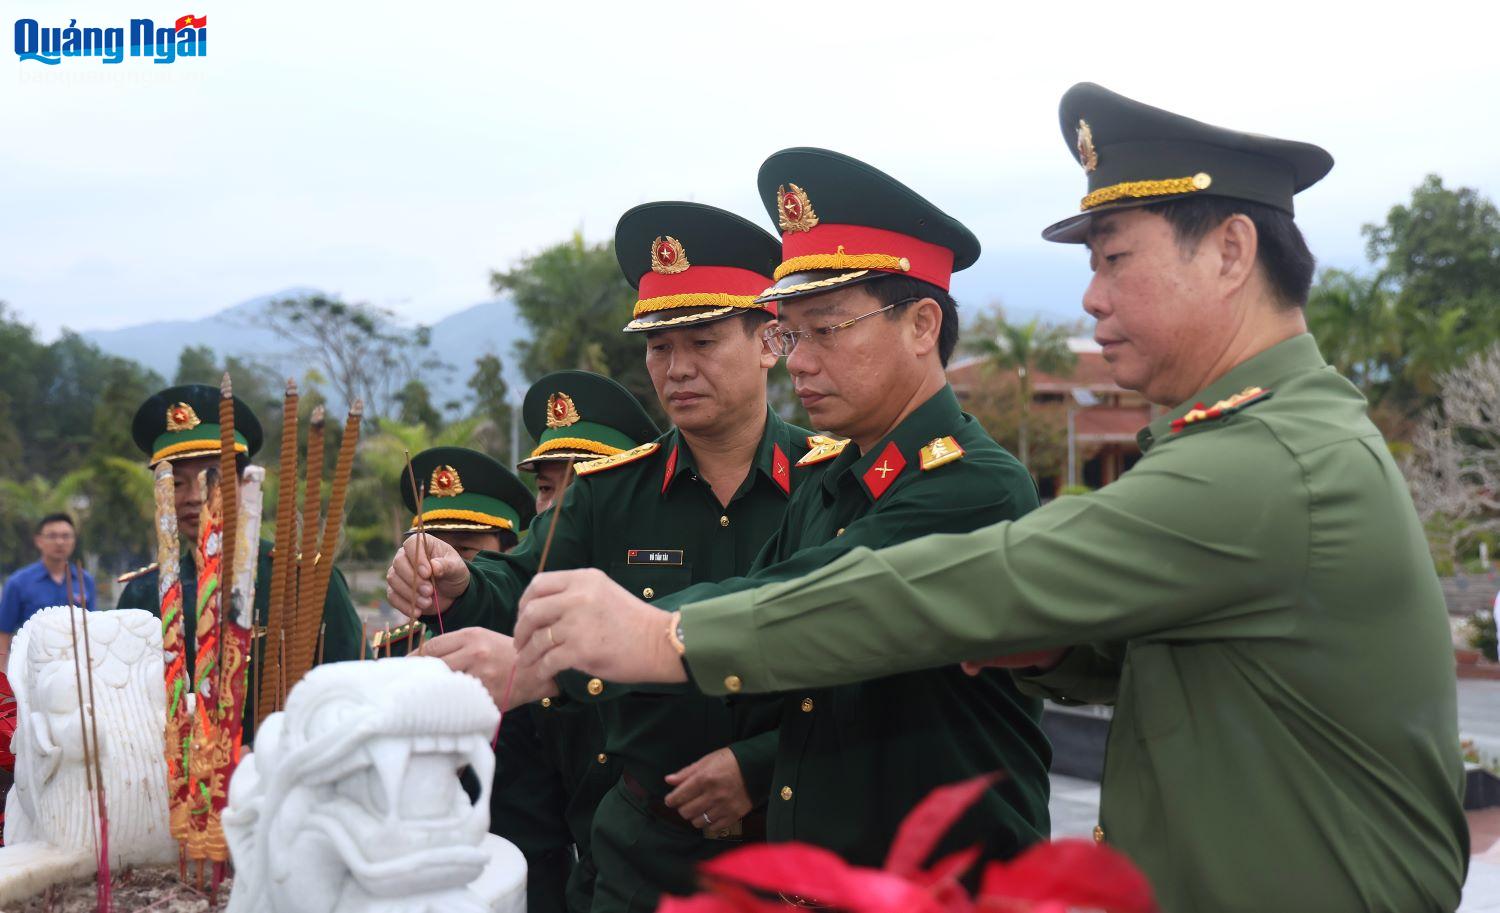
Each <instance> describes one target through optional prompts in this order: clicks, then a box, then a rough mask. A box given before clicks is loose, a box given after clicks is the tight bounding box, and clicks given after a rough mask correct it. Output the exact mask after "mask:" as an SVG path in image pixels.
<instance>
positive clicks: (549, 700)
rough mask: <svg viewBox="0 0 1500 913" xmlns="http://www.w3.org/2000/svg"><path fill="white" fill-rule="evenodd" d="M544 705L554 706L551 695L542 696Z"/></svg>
mask: <svg viewBox="0 0 1500 913" xmlns="http://www.w3.org/2000/svg"><path fill="white" fill-rule="evenodd" d="M542 706H543V707H551V706H552V698H550V697H544V698H542Z"/></svg>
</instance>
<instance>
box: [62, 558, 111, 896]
mask: <svg viewBox="0 0 1500 913" xmlns="http://www.w3.org/2000/svg"><path fill="white" fill-rule="evenodd" d="M70 595H71V594H70ZM78 597H79V601H80V602H81V603H82V605H83V613H82V615H81V616H80V619H81V621H82V623H83V660H84V670H85V672H86V673H87V674H86V676H85V678H86V679H87V681H88V690H89V729H90V731H91V732H92V733H93V738H94V783H95V785H97V786H98V787H99V790H98V792H97V793H96V797H97V800H98V803H99V913H109V900H110V876H109V806H108V804H107V798H106V797H105V795H104V767H103V765H102V764H101V763H100V762H99V708H98V707H97V706H95V704H94V651H93V647H92V646H91V645H90V643H89V597H88V593H87V592H86V590H85V589H84V585H83V567H82V566H81V565H80V566H79V568H78ZM72 612H73V609H72V607H69V608H68V614H69V615H70V616H71V615H72ZM75 653H76V649H75ZM80 735H83V737H84V741H85V742H87V741H88V735H87V734H85V733H80ZM84 763H85V764H87V763H88V760H87V759H85V760H84Z"/></svg>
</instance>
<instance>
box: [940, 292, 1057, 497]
mask: <svg viewBox="0 0 1500 913" xmlns="http://www.w3.org/2000/svg"><path fill="white" fill-rule="evenodd" d="M1075 330H1076V328H1074V327H1073V326H1072V325H1062V324H1052V323H1043V322H1042V320H1041V318H1039V317H1033V318H1031V319H1030V320H1028V321H1026V322H1025V323H1012V322H1011V321H1008V320H1006V319H1005V312H1004V311H1003V310H1002V309H1001V308H1000V307H999V306H998V305H996V306H995V307H994V308H993V309H992V310H991V312H990V313H988V314H982V315H980V316H979V317H977V318H976V319H975V320H974V323H973V325H972V326H971V327H970V328H969V330H968V331H967V333H966V334H965V337H966V339H967V342H966V344H965V348H966V349H968V350H969V351H970V352H972V353H974V354H976V355H981V356H984V357H985V358H988V359H989V360H990V361H991V362H992V363H993V364H994V365H995V366H996V367H998V368H1000V369H1002V370H1006V371H1013V372H1015V375H1016V380H1017V396H1016V411H1017V429H1018V434H1017V437H1018V440H1019V449H1018V451H1017V454H1016V455H1017V457H1019V459H1020V460H1021V462H1022V463H1023V464H1024V465H1026V466H1028V467H1031V466H1032V463H1031V440H1030V438H1031V430H1032V428H1031V399H1032V385H1033V383H1034V382H1035V375H1036V373H1037V372H1038V371H1041V372H1044V373H1047V374H1066V373H1067V372H1069V371H1071V370H1072V369H1073V365H1074V364H1075V363H1077V361H1078V357H1077V356H1076V355H1074V354H1073V352H1072V350H1071V349H1069V348H1068V337H1069V336H1070V335H1072V334H1073V333H1074V332H1075Z"/></svg>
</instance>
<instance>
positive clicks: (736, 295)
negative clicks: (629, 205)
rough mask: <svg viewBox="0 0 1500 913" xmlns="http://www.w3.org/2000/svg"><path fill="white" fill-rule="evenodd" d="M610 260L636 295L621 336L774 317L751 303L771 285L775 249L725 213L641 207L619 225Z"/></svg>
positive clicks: (694, 206)
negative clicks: (744, 316) (749, 316)
mask: <svg viewBox="0 0 1500 913" xmlns="http://www.w3.org/2000/svg"><path fill="white" fill-rule="evenodd" d="M615 256H616V257H617V258H618V260H619V261H620V269H621V271H623V272H624V273H625V278H626V279H627V280H629V281H630V284H631V285H633V286H635V288H636V289H637V290H638V292H639V296H638V299H637V301H636V303H635V309H634V313H633V314H632V315H631V316H632V319H631V321H630V323H629V324H627V325H626V326H625V331H626V332H627V333H639V332H646V331H649V330H664V329H668V328H675V327H680V326H684V325H687V324H698V323H707V322H709V321H713V320H722V319H724V318H726V317H732V316H734V315H736V314H741V313H745V312H747V311H757V312H769V313H771V314H773V315H774V313H775V311H774V310H773V309H772V308H769V307H767V306H766V305H763V304H760V303H758V302H757V301H756V300H755V299H756V296H758V295H759V294H760V293H761V292H762V291H763V290H764V289H765V287H766V286H767V285H769V284H770V283H771V282H772V279H771V271H772V270H773V269H774V268H775V267H776V263H777V261H778V260H779V259H780V256H781V250H780V245H778V244H777V243H776V239H775V238H773V237H771V236H770V235H769V234H767V233H766V232H765V231H764V230H763V229H761V228H759V227H758V226H756V225H755V223H753V222H750V221H749V220H747V219H742V218H740V217H739V216H737V215H735V214H734V213H732V212H726V211H724V210H722V209H716V208H714V207H712V206H704V205H702V204H700V203H646V204H644V205H641V206H637V207H635V208H634V209H632V210H630V211H629V212H627V213H625V215H623V216H621V217H620V222H619V224H618V225H617V226H616V227H615Z"/></svg>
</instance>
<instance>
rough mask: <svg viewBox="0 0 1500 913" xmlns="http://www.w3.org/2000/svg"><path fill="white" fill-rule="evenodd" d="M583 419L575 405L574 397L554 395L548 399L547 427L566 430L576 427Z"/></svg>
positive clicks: (561, 394)
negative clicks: (571, 426)
mask: <svg viewBox="0 0 1500 913" xmlns="http://www.w3.org/2000/svg"><path fill="white" fill-rule="evenodd" d="M582 419H583V416H581V415H579V414H578V407H577V406H575V405H573V397H571V396H569V395H568V394H566V393H554V394H552V395H551V396H549V397H547V427H548V428H566V427H568V426H569V425H576V424H577V423H578V422H579V421H581V420H582Z"/></svg>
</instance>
